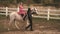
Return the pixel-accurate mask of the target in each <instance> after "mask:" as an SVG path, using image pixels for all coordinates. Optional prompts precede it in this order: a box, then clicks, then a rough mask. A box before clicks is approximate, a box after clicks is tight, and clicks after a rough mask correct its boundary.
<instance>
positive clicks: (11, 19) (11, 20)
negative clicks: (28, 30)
mask: <svg viewBox="0 0 60 34" xmlns="http://www.w3.org/2000/svg"><path fill="white" fill-rule="evenodd" d="M13 21H14V19H13V18H10V21H9V23H8V25H9V27H8V30H10V25H11V24H12V22H13Z"/></svg>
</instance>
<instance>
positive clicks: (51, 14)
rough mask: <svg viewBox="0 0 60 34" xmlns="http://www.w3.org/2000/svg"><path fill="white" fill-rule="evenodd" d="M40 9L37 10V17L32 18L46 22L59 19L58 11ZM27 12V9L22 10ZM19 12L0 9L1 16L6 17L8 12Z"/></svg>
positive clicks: (59, 11) (59, 12)
mask: <svg viewBox="0 0 60 34" xmlns="http://www.w3.org/2000/svg"><path fill="white" fill-rule="evenodd" d="M40 9H41V8H39V9H38V11H37V13H38V15H33V17H36V18H47V20H49V19H60V10H57V9H55V10H51V9H50V8H47V9H46V10H45V9H42V10H40ZM24 10H27V9H24ZM17 11H19V8H8V7H0V14H1V15H6V16H8V15H9V13H10V12H17Z"/></svg>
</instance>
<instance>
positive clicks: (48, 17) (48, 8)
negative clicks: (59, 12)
mask: <svg viewBox="0 0 60 34" xmlns="http://www.w3.org/2000/svg"><path fill="white" fill-rule="evenodd" d="M49 14H50V8H48V13H47V20H49V17H50V15H49Z"/></svg>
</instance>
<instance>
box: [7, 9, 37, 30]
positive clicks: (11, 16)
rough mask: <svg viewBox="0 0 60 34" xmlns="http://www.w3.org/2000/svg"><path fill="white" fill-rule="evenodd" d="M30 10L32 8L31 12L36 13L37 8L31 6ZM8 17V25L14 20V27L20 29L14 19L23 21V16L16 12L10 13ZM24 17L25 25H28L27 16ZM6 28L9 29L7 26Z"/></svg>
mask: <svg viewBox="0 0 60 34" xmlns="http://www.w3.org/2000/svg"><path fill="white" fill-rule="evenodd" d="M31 10H32V14H37V9H36V8H33V9H31ZM9 19H10V20H9V26H10V25H11V24H12V23H13V22H14V23H15V27H16V28H17V29H20V28H19V27H18V25H17V22H15V21H20V22H24V20H23V17H22V16H21V15H19V14H18V13H17V12H12V13H10V15H9ZM25 19H26V23H27V24H26V26H28V25H29V21H28V18H27V16H26V18H25ZM8 30H10V28H8Z"/></svg>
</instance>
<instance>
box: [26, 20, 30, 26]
mask: <svg viewBox="0 0 60 34" xmlns="http://www.w3.org/2000/svg"><path fill="white" fill-rule="evenodd" d="M29 24H30V23H29V20H28V19H27V24H26V27H27V26H28V25H29Z"/></svg>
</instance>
